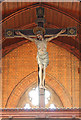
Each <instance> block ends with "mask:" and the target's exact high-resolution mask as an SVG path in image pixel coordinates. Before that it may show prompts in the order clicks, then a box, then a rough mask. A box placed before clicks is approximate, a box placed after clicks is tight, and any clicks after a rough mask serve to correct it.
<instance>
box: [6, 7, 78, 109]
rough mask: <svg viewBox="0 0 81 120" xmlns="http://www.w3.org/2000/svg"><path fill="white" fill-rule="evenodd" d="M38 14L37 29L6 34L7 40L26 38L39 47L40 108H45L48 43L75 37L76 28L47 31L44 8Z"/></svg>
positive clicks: (7, 32) (40, 8)
mask: <svg viewBox="0 0 81 120" xmlns="http://www.w3.org/2000/svg"><path fill="white" fill-rule="evenodd" d="M36 14H37V20H36V23H37V27H35V28H34V29H29V30H28V29H26V30H13V29H7V30H6V32H5V36H6V37H7V38H12V37H24V38H26V39H28V40H30V41H32V42H35V44H36V45H37V63H38V88H39V107H40V108H45V71H46V67H47V66H48V64H49V57H48V52H47V51H46V49H47V42H49V41H51V40H53V39H55V38H57V37H58V36H75V35H76V28H75V27H72V28H66V29H63V28H62V29H54V28H52V29H49V28H47V29H45V28H44V23H45V21H46V20H45V18H44V8H42V7H39V8H36ZM33 37H36V38H33ZM45 37H47V38H45Z"/></svg>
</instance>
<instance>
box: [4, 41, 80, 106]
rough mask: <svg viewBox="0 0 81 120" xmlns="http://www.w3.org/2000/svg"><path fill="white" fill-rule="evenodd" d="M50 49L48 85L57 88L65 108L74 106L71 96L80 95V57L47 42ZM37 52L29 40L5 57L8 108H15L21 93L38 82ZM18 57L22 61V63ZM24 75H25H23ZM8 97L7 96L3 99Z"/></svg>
mask: <svg viewBox="0 0 81 120" xmlns="http://www.w3.org/2000/svg"><path fill="white" fill-rule="evenodd" d="M47 51H48V53H49V65H48V67H47V69H46V73H47V74H46V84H47V85H49V86H50V87H51V88H53V89H54V91H55V92H56V93H57V95H58V96H59V97H60V99H61V101H62V103H63V106H64V107H72V104H73V103H72V101H71V100H72V98H73V97H74V98H73V99H74V100H76V99H77V98H78V92H77V91H78V87H77V86H78V80H79V79H78V75H79V74H78V73H77V70H78V61H79V60H78V59H77V58H76V57H74V56H73V55H72V54H71V53H69V52H68V51H66V50H65V49H63V48H61V47H58V46H57V45H55V44H53V43H51V42H50V43H48V48H47ZM35 54H36V46H35V44H34V43H32V42H30V43H27V44H24V45H22V46H20V47H18V48H16V49H14V50H13V51H12V52H10V53H8V54H7V55H6V56H5V57H3V60H4V62H3V67H4V69H3V70H4V71H5V72H3V73H4V77H5V79H4V78H3V82H4V84H3V85H4V86H3V91H4V94H3V100H4V101H3V103H5V104H6V106H5V107H7V108H11V107H12V108H16V106H17V104H18V101H19V98H20V97H21V96H22V94H23V93H24V91H25V90H26V89H27V87H30V85H32V84H33V83H34V82H37V79H38V78H37V77H38V74H37V72H36V71H37V61H36V55H35ZM22 56H23V58H22ZM28 56H29V58H28ZM19 60H21V62H20V63H19ZM14 61H15V62H16V65H14ZM32 62H33V64H32ZM34 62H35V63H34ZM74 62H75V63H76V64H75V63H74ZM17 64H18V66H17ZM20 65H21V66H20ZM28 65H29V66H28ZM33 65H34V66H33ZM26 66H28V68H27V69H25V68H26ZM17 67H18V68H17ZM19 67H21V68H19ZM22 67H23V69H22ZM13 68H14V70H13ZM32 68H33V69H32ZM20 69H22V70H23V71H22V70H20ZM6 70H7V71H8V72H9V74H7V73H8V72H7V71H6ZM74 70H75V71H74ZM75 72H76V74H75ZM14 73H15V74H14ZM17 74H18V75H17ZM20 74H22V75H20ZM13 75H14V76H15V77H14V76H13ZM6 76H7V77H6ZM22 76H24V78H23V77H22ZM13 77H14V79H13ZM21 78H22V80H21ZM11 80H12V81H11ZM17 80H18V81H17ZM7 81H8V83H7ZM9 83H10V84H9ZM72 83H73V84H72ZM8 84H9V85H8ZM12 84H13V85H12ZM10 85H11V86H10ZM13 86H14V87H13ZM74 86H75V88H74ZM7 88H8V89H7ZM9 88H12V89H9ZM72 88H73V89H75V91H74V90H72ZM10 90H11V91H10ZM7 92H8V94H7V96H6V94H5V93H7ZM9 92H10V93H9ZM74 94H75V95H74ZM72 95H73V96H72ZM5 96H6V98H7V99H4V98H5ZM5 104H4V105H5ZM76 104H78V102H76V103H75V105H76ZM77 106H78V105H77Z"/></svg>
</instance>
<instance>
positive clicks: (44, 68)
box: [43, 65, 46, 87]
mask: <svg viewBox="0 0 81 120" xmlns="http://www.w3.org/2000/svg"><path fill="white" fill-rule="evenodd" d="M45 71H46V66H45V65H44V66H43V87H45Z"/></svg>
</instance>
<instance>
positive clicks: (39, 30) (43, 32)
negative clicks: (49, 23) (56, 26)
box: [33, 27, 45, 35]
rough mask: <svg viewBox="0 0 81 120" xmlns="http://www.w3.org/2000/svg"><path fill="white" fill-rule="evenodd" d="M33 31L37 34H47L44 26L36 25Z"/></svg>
mask: <svg viewBox="0 0 81 120" xmlns="http://www.w3.org/2000/svg"><path fill="white" fill-rule="evenodd" d="M33 33H34V34H35V35H37V34H42V35H44V34H45V29H44V28H42V27H35V28H34V29H33Z"/></svg>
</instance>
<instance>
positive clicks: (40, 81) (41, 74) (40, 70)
mask: <svg viewBox="0 0 81 120" xmlns="http://www.w3.org/2000/svg"><path fill="white" fill-rule="evenodd" d="M42 69H43V65H42V64H39V71H38V75H39V87H40V88H42V80H43V73H42Z"/></svg>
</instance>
